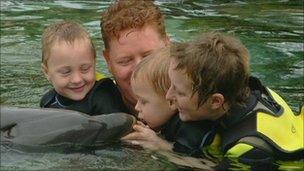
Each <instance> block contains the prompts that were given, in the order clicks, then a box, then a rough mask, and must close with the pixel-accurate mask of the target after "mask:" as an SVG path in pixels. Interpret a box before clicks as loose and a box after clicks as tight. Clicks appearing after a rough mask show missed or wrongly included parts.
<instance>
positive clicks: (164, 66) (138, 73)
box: [131, 47, 170, 97]
mask: <svg viewBox="0 0 304 171" xmlns="http://www.w3.org/2000/svg"><path fill="white" fill-rule="evenodd" d="M169 56H170V49H169V47H165V48H162V49H160V50H159V51H156V52H154V53H152V54H151V55H149V56H147V57H145V58H144V59H143V60H142V61H140V63H139V64H138V65H137V66H136V67H135V69H134V71H133V74H132V77H131V80H132V81H135V83H136V82H142V81H146V82H147V83H148V84H150V85H151V86H152V88H153V90H154V91H155V92H156V93H157V94H158V95H160V96H164V97H165V95H166V92H167V91H168V89H169V88H170V79H169V76H168V69H169V64H170V57H169Z"/></svg>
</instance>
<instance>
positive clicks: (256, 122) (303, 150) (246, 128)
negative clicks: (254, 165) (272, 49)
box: [220, 78, 304, 159]
mask: <svg viewBox="0 0 304 171" xmlns="http://www.w3.org/2000/svg"><path fill="white" fill-rule="evenodd" d="M252 80H253V81H252V82H254V86H253V90H252V92H254V91H256V92H258V93H257V94H256V95H255V97H256V100H255V101H256V102H255V103H251V104H254V105H252V106H254V107H253V108H252V109H250V110H251V111H249V112H248V110H247V111H246V110H245V111H246V112H248V113H245V114H244V112H243V113H242V112H241V113H239V114H236V115H235V116H236V117H234V119H232V120H230V121H228V122H225V123H227V125H229V123H230V122H231V121H234V120H236V122H234V123H233V124H231V125H229V128H228V127H227V128H224V127H223V130H222V132H220V136H221V140H222V141H221V149H222V151H223V152H224V154H225V155H226V156H230V157H239V156H241V155H242V154H244V153H246V152H247V151H250V150H251V149H252V148H255V147H256V148H260V149H262V150H264V151H267V152H270V153H271V154H273V155H274V156H276V157H277V158H280V159H281V158H282V159H290V158H294V156H297V157H298V156H301V155H302V157H303V154H304V141H303V139H304V137H303V134H304V131H303V122H304V107H303V106H302V110H301V112H300V113H299V114H295V113H293V112H292V110H291V108H290V107H289V106H288V105H287V103H286V102H285V101H284V100H283V99H282V98H281V97H280V96H279V95H278V94H277V93H275V92H274V91H272V90H271V89H269V88H266V87H264V86H262V85H261V83H260V81H259V80H258V79H256V78H254V79H252ZM250 88H251V89H252V87H250ZM236 113H237V112H236ZM232 114H233V113H232ZM239 118H241V119H239ZM238 119H239V120H238ZM224 125H225V124H224Z"/></svg>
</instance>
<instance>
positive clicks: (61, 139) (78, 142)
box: [0, 106, 136, 150]
mask: <svg viewBox="0 0 304 171" xmlns="http://www.w3.org/2000/svg"><path fill="white" fill-rule="evenodd" d="M0 116H1V125H0V127H1V145H6V146H11V147H17V148H21V149H23V150H24V149H28V150H34V149H43V148H52V147H53V148H58V147H64V148H81V147H97V146H101V145H104V144H106V143H109V142H114V141H118V140H119V139H120V138H121V137H122V136H123V135H125V134H127V133H129V132H130V131H131V130H132V125H133V124H134V123H135V121H136V119H135V117H133V116H132V115H129V114H126V113H111V114H102V115H97V116H89V115H87V114H84V113H81V112H77V111H72V110H65V109H51V108H19V107H6V106H1V107H0Z"/></svg>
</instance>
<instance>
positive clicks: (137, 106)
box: [135, 101, 140, 112]
mask: <svg viewBox="0 0 304 171" xmlns="http://www.w3.org/2000/svg"><path fill="white" fill-rule="evenodd" d="M135 110H136V111H138V112H140V111H139V110H140V108H139V104H138V101H137V103H136V105H135Z"/></svg>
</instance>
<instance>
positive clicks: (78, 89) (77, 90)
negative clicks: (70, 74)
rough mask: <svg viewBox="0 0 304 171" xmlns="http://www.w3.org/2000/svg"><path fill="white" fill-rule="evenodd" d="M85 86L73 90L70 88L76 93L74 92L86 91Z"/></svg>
mask: <svg viewBox="0 0 304 171" xmlns="http://www.w3.org/2000/svg"><path fill="white" fill-rule="evenodd" d="M84 86H85V85H82V86H80V87H73V88H70V89H71V90H72V91H74V92H82V91H83V89H84Z"/></svg>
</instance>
